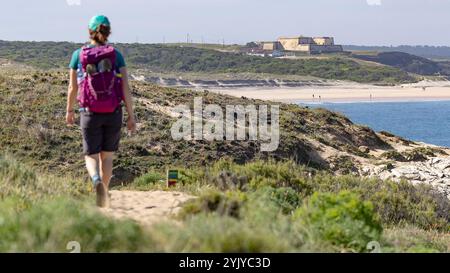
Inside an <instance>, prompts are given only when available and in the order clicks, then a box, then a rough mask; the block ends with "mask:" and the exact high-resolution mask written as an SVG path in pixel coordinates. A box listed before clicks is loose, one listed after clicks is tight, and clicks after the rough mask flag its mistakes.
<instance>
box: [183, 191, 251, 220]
mask: <svg viewBox="0 0 450 273" xmlns="http://www.w3.org/2000/svg"><path fill="white" fill-rule="evenodd" d="M246 198H247V197H246V195H245V194H244V193H242V192H238V191H227V192H224V193H223V192H219V191H215V190H208V191H206V192H204V193H202V194H201V195H200V196H199V197H198V198H195V199H192V200H191V201H188V202H187V203H186V204H185V205H184V206H183V208H182V210H181V212H180V216H181V217H183V218H185V217H186V216H189V215H193V214H199V213H217V214H218V215H222V216H231V217H236V218H239V217H240V210H241V208H242V205H243V203H244V202H245V200H246Z"/></svg>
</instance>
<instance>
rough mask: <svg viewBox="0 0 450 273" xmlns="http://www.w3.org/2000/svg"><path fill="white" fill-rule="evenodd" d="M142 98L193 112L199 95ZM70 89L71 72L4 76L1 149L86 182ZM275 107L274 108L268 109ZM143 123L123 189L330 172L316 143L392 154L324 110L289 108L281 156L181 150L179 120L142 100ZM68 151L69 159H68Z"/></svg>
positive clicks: (163, 92)
mask: <svg viewBox="0 0 450 273" xmlns="http://www.w3.org/2000/svg"><path fill="white" fill-rule="evenodd" d="M132 85H133V90H134V92H135V93H134V95H135V97H136V98H138V99H139V98H143V99H147V100H148V101H149V102H151V103H154V104H156V105H161V106H175V105H178V104H188V105H190V104H192V102H193V97H194V95H195V94H194V93H191V92H189V91H186V90H176V89H169V88H161V87H158V86H155V85H151V84H145V83H140V82H133V83H132ZM66 88H67V75H66V72H57V71H55V72H43V71H39V70H23V71H21V72H13V71H8V70H7V69H3V73H2V76H1V78H0V92H1V94H2V96H1V97H0V103H1V107H0V116H1V117H2V118H3V121H4V124H5V126H3V127H2V130H1V137H0V146H1V147H4V149H7V150H9V151H11V152H12V153H14V154H18V155H19V156H21V157H23V158H27V159H29V160H30V163H31V164H33V165H38V166H39V167H40V168H43V169H45V170H52V171H55V172H57V173H66V172H69V173H72V174H79V173H80V170H82V169H83V168H82V166H83V160H82V158H81V156H80V149H81V142H80V132H79V128H78V127H73V128H68V127H66V125H65V123H64V115H65V113H64V111H65V109H64V105H65V99H66V98H65V96H66ZM198 95H201V96H202V97H203V100H204V104H209V103H215V104H219V105H221V106H225V105H239V104H240V105H247V104H250V103H252V104H258V103H262V102H261V101H255V100H249V99H242V98H234V97H228V96H221V95H217V94H213V93H198ZM264 103H267V102H264ZM136 112H137V117H138V120H139V122H140V124H139V126H140V127H141V129H140V131H139V133H138V135H136V136H133V137H124V139H123V141H122V148H121V152H120V153H119V157H118V160H117V169H116V170H115V172H116V175H117V179H118V180H119V182H127V181H129V180H130V179H132V178H133V177H136V176H139V175H142V174H143V173H145V172H147V171H149V170H150V169H153V168H156V169H158V168H163V167H164V166H167V165H180V166H186V165H187V166H189V165H191V166H195V165H201V164H208V163H211V162H214V161H217V160H218V159H221V158H230V159H232V160H233V161H235V162H239V163H244V162H247V161H250V160H254V159H267V158H274V159H277V160H282V159H292V160H294V161H296V162H298V163H302V164H307V165H309V166H311V167H316V168H328V163H327V162H326V161H324V160H323V159H321V158H320V157H319V156H318V155H317V153H316V151H315V150H314V149H313V146H312V144H311V141H319V142H321V143H324V144H326V145H329V146H332V147H334V148H336V149H338V150H341V151H346V152H349V153H351V154H360V152H359V150H358V147H359V146H368V147H372V148H388V146H387V145H386V143H384V142H383V141H382V140H380V139H379V138H378V136H377V135H376V134H375V133H374V132H373V131H372V130H370V129H368V128H366V127H361V126H357V125H354V124H352V123H351V122H350V121H349V120H348V119H347V118H346V117H344V116H341V115H339V114H335V113H332V112H329V111H326V110H324V109H314V110H312V109H307V108H303V107H299V106H296V105H286V104H283V105H282V106H281V117H280V126H281V140H280V147H279V149H278V150H277V151H276V152H273V153H263V152H260V147H259V145H260V144H259V143H258V142H257V141H255V142H252V141H249V142H239V141H233V142H229V141H224V142H206V141H191V142H173V141H171V138H170V127H171V125H172V124H173V122H174V119H173V118H171V117H169V116H167V115H166V114H163V113H161V112H157V111H155V110H153V109H151V108H149V107H147V106H146V105H145V104H143V103H142V102H140V101H139V100H138V101H137V103H136ZM61 151H63V152H61Z"/></svg>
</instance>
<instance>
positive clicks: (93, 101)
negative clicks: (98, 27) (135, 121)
mask: <svg viewBox="0 0 450 273" xmlns="http://www.w3.org/2000/svg"><path fill="white" fill-rule="evenodd" d="M80 61H81V65H82V72H83V77H82V80H81V81H80V83H79V92H78V102H79V103H80V106H81V107H83V108H87V109H88V110H89V111H90V112H94V113H112V112H114V111H115V110H116V109H117V107H118V106H119V105H120V103H121V102H122V100H123V87H122V79H121V75H120V74H118V73H117V72H116V50H115V49H114V47H112V46H109V45H104V46H98V47H87V46H85V47H83V48H82V49H81V53H80Z"/></svg>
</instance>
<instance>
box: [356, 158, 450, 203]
mask: <svg viewBox="0 0 450 273" xmlns="http://www.w3.org/2000/svg"><path fill="white" fill-rule="evenodd" d="M362 174H363V175H365V176H373V177H379V178H381V179H392V180H395V181H400V180H402V179H404V180H407V181H409V182H411V183H413V184H427V185H430V186H432V187H433V188H435V189H437V190H438V191H439V192H441V193H444V194H445V195H446V196H447V197H448V198H449V199H450V157H434V158H431V159H429V160H427V161H422V162H396V163H394V164H392V163H391V164H388V165H387V166H386V165H384V166H376V167H369V166H365V167H363V168H362Z"/></svg>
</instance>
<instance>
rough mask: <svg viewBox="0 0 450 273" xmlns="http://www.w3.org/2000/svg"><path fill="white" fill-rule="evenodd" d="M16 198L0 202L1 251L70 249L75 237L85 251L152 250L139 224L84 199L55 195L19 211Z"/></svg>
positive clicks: (59, 250) (149, 241)
mask: <svg viewBox="0 0 450 273" xmlns="http://www.w3.org/2000/svg"><path fill="white" fill-rule="evenodd" d="M15 202H16V200H14V199H8V200H5V201H3V202H0V222H1V224H0V236H1V238H2V240H0V252H68V250H67V249H66V246H67V243H68V242H71V241H76V242H79V243H80V245H81V251H82V252H119V251H120V252H138V251H145V250H152V247H153V243H152V242H151V240H150V237H149V236H147V235H146V234H145V233H144V231H143V230H142V229H141V228H140V227H139V226H138V225H137V224H135V223H133V222H131V221H116V220H112V219H110V218H107V217H105V216H103V215H100V214H99V213H98V212H95V211H94V210H93V209H92V207H90V206H86V205H84V204H83V203H80V202H74V201H70V200H66V199H55V200H53V201H44V202H39V203H36V204H34V205H33V206H32V207H30V208H28V209H25V210H23V211H22V212H20V213H18V212H16V210H15V208H14V207H15Z"/></svg>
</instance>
